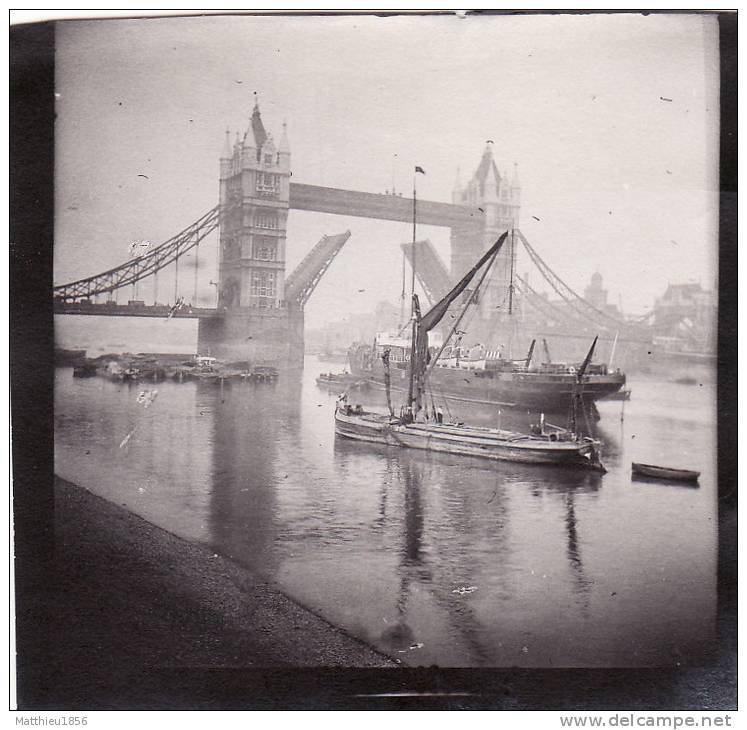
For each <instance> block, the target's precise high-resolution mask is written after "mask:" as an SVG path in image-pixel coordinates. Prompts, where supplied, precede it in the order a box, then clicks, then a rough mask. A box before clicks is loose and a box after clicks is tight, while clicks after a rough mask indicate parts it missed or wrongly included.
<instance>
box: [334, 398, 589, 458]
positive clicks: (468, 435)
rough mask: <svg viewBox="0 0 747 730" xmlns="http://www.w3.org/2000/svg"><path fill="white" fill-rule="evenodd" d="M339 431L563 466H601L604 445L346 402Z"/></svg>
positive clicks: (564, 434)
mask: <svg viewBox="0 0 747 730" xmlns="http://www.w3.org/2000/svg"><path fill="white" fill-rule="evenodd" d="M347 408H350V406H348V407H347ZM335 432H336V433H337V434H339V435H340V436H343V437H345V438H349V439H353V440H357V441H368V442H372V443H380V444H387V445H389V446H402V447H406V448H411V449H423V450H426V451H439V452H443V453H448V454H458V455H461V456H477V457H480V458H484V459H493V460H498V461H515V462H522V463H527V464H556V465H561V466H595V460H596V457H597V455H598V446H599V444H598V442H597V441H595V440H594V439H592V438H589V437H583V438H580V439H578V438H576V436H575V435H574V434H571V433H569V432H566V431H563V432H555V431H553V432H550V433H542V434H522V433H516V432H513V431H503V430H500V429H496V428H484V427H477V426H465V425H462V424H450V423H432V422H431V423H428V422H419V421H414V422H411V423H408V422H407V421H406V420H405V419H399V418H391V417H390V416H387V415H385V414H380V413H371V412H367V411H363V410H355V409H351V410H350V411H347V410H346V408H345V407H344V406H343V407H341V408H338V410H337V412H336V413H335Z"/></svg>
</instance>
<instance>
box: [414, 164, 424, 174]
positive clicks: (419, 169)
mask: <svg viewBox="0 0 747 730" xmlns="http://www.w3.org/2000/svg"><path fill="white" fill-rule="evenodd" d="M415 172H419V173H421V174H423V175H425V170H424V169H423V168H422V167H420V166H418V165H415Z"/></svg>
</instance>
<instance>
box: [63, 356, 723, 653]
mask: <svg viewBox="0 0 747 730" xmlns="http://www.w3.org/2000/svg"><path fill="white" fill-rule="evenodd" d="M316 372H318V370H317V371H316ZM316 372H315V370H314V368H313V365H312V366H311V367H310V368H308V369H307V371H306V373H305V374H303V376H301V375H299V376H298V377H293V376H292V375H291V374H288V375H286V376H285V377H284V378H283V380H281V381H279V382H278V383H277V384H276V385H275V386H271V385H268V384H264V385H252V384H248V383H247V384H235V385H232V386H230V387H228V386H227V387H226V388H225V389H224V391H223V392H221V391H220V389H219V388H217V387H215V386H213V385H203V384H196V383H185V384H183V385H179V384H174V383H159V384H158V386H157V387H158V388H159V396H158V399H157V400H156V402H155V403H154V405H153V406H152V407H151V408H149V409H147V410H144V409H143V408H142V406H139V405H138V404H137V402H136V397H137V392H138V386H135V387H133V388H128V387H127V386H123V385H121V384H115V383H110V382H108V381H104V380H101V379H91V380H78V381H75V380H73V379H72V377H71V375H70V372H69V370H68V371H65V370H60V371H58V374H57V375H58V383H57V389H56V394H55V397H56V411H55V425H56V467H57V469H58V473H61V475H62V476H63V477H66V478H68V479H70V480H72V481H75V482H78V483H80V484H82V485H83V486H86V487H88V488H90V489H92V490H93V491H95V492H97V493H99V494H102V495H103V496H105V497H107V498H108V499H111V500H112V501H116V502H117V503H125V504H126V505H127V507H128V509H132V510H134V511H136V512H138V513H139V514H142V515H143V516H144V517H146V519H149V520H151V521H153V522H155V523H156V524H159V525H162V526H163V527H165V528H166V529H169V530H171V531H173V532H175V533H176V534H179V535H183V536H185V537H187V538H189V539H192V540H196V541H200V542H202V543H205V544H208V545H210V546H211V547H212V548H213V549H214V550H216V552H221V553H222V554H225V555H228V556H231V557H232V558H233V559H234V560H237V561H239V562H243V563H246V564H249V565H251V566H252V567H254V568H255V569H258V570H260V571H262V572H263V573H264V574H265V575H266V576H267V577H268V578H269V579H270V580H273V581H275V582H277V583H278V584H279V585H280V586H281V587H282V588H283V590H285V591H286V592H288V593H289V594H290V595H292V596H294V597H295V598H296V599H297V600H299V601H300V602H301V603H303V604H304V605H307V606H309V607H311V608H313V609H314V610H316V611H318V612H320V613H321V614H322V615H324V616H325V617H326V618H328V619H329V620H330V621H332V622H333V623H336V624H339V625H341V626H344V627H345V628H346V629H347V630H348V631H350V632H352V633H354V634H355V635H357V636H360V637H361V638H363V639H365V640H367V641H369V642H371V643H372V644H375V645H377V646H379V647H381V648H382V649H384V650H385V651H388V652H390V653H391V654H392V655H393V656H395V657H396V658H399V659H400V660H401V661H402V662H403V663H406V664H426V665H428V664H431V663H437V664H441V665H446V666H555V667H557V666H630V665H636V666H651V665H661V664H667V665H668V664H671V663H673V662H674V661H681V662H682V661H687V660H690V661H694V660H696V659H697V658H698V657H699V656H700V653H701V651H702V649H703V647H704V646H706V645H707V644H708V642H709V641H710V639H711V637H712V636H713V632H714V617H715V575H716V558H715V556H716V550H715V546H716V532H715V529H716V528H715V524H716V523H715V515H716V507H715V494H716V492H715V460H712V459H711V457H712V451H710V449H713V448H714V447H715V441H714V427H713V424H714V419H713V415H712V414H711V415H709V414H708V413H706V412H704V410H703V408H704V406H706V405H707V404H708V402H709V401H708V397H709V396H708V394H704V393H700V394H696V395H697V396H698V397H700V398H701V401H700V402H688V403H683V402H682V401H681V398H680V394H679V393H677V392H673V391H670V390H668V389H666V388H661V387H660V386H658V385H652V386H651V387H650V388H649V389H648V390H646V388H645V385H642V386H638V387H637V388H636V389H634V397H636V396H637V395H638V394H640V393H641V392H642V391H643V397H641V398H640V400H637V401H631V402H630V403H629V404H628V405H626V416H625V420H624V422H622V423H621V422H620V420H619V414H620V408H619V404H616V403H610V404H604V405H603V406H602V411H603V412H602V420H601V421H600V422H599V423H598V424H596V425H595V428H596V429H597V430H596V434H597V435H598V436H601V438H602V439H603V440H604V442H605V451H604V458H605V463H606V464H607V467H608V469H609V472H608V473H607V474H605V475H601V474H599V473H598V472H593V471H588V470H584V469H564V468H557V467H543V466H533V465H522V464H512V463H510V462H488V461H486V460H482V459H478V458H465V457H458V456H453V455H448V454H436V453H429V452H420V451H414V450H405V449H397V448H393V447H386V446H378V445H375V444H365V443H356V442H351V441H346V440H344V439H339V438H336V437H335V435H334V424H333V419H332V413H333V409H334V400H335V395H334V394H328V393H325V392H323V391H320V390H319V389H318V388H316V386H315V384H314V381H313V377H314V375H315V374H316ZM362 395H363V394H361V396H362ZM378 395H381V397H382V404H383V394H378ZM378 395H377V396H376V398H377V397H378ZM376 398H374V400H376ZM355 400H356V402H358V401H360V402H363V403H364V405H370V403H366V401H365V399H364V398H363V397H361V398H356V399H355ZM657 403H658V404H659V405H657ZM374 405H375V403H374ZM473 413H474V414H475V417H476V418H482V419H485V420H487V421H488V422H490V419H494V420H493V421H492V422H493V423H495V418H496V417H497V416H498V414H497V413H495V412H491V410H490V409H477V408H475V409H474V410H473ZM500 418H501V420H502V423H501V425H502V426H504V427H506V428H521V427H522V424H523V423H525V422H526V423H529V422H531V421H530V419H532V418H536V414H516V413H507V412H505V411H504V412H502V413H501V414H500ZM133 429H134V435H133V437H132V439H131V441H130V442H129V443H128V444H127V446H126V447H125V448H120V447H119V444H120V442H121V441H122V439H123V437H124V435H125V434H127V433H128V432H129V431H130V430H133ZM632 458H633V459H635V460H637V461H644V462H653V463H657V462H658V463H673V464H677V463H683V465H685V466H692V467H693V468H697V469H698V470H700V471H701V472H702V477H701V488H700V489H695V490H693V489H672V488H671V487H669V486H666V485H665V486H661V485H655V484H644V483H638V482H635V483H632V482H631V480H630V469H629V465H630V461H631V459H632ZM470 588H474V590H465V591H460V589H470Z"/></svg>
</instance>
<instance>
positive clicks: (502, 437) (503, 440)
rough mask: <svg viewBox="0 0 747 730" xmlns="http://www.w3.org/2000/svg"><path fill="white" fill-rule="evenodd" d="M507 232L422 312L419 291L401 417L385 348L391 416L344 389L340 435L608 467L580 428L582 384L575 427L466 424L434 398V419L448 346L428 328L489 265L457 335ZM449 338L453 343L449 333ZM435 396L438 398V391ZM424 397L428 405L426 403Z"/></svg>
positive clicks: (519, 459)
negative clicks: (436, 376)
mask: <svg viewBox="0 0 747 730" xmlns="http://www.w3.org/2000/svg"><path fill="white" fill-rule="evenodd" d="M507 235H508V232H506V233H503V234H502V235H501V236H500V238H499V239H498V240H497V241H496V242H495V243H494V244H493V245H492V246H491V247H490V248H489V249H488V251H487V252H486V253H485V254H484V255H483V256H482V257H481V258H480V260H479V261H478V262H477V263H476V264H475V266H473V267H472V269H471V270H470V271H468V272H467V274H466V275H465V276H464V277H463V278H462V279H461V281H460V282H459V283H458V284H457V285H456V286H455V287H454V288H453V289H452V290H451V291H450V292H449V293H448V294H447V295H446V296H445V297H443V298H442V299H441V300H440V301H439V302H438V303H436V304H435V305H434V306H433V307H432V308H431V309H430V310H429V311H428V312H427V313H426V314H425V315H424V316H422V317H421V315H420V306H419V302H418V297H417V294H415V292H414V291H413V293H412V337H411V340H410V342H411V351H410V357H409V367H408V375H409V379H408V396H407V400H406V401H405V405H404V406H403V407H402V409H401V410H400V416H399V417H395V414H394V409H393V408H392V404H391V393H390V372H389V354H390V353H389V350H385V351H384V353H383V354H382V362H383V366H384V385H385V390H386V398H387V406H388V409H389V415H385V414H380V413H371V412H366V411H364V410H363V409H362V408H361V407H360V406H356V407H355V408H352V407H351V406H350V405H349V404H348V403H347V396H346V395H345V394H343V395H342V396H341V397H340V399H338V402H337V406H336V408H335V433H336V434H337V435H339V436H341V437H344V438H348V439H354V440H358V441H368V442H372V443H380V444H389V445H393V446H394V445H396V446H400V447H405V448H412V449H423V450H426V451H439V452H445V453H449V454H459V455H465V456H477V457H482V458H488V459H495V460H505V461H517V462H524V463H533V464H558V465H584V466H590V467H594V468H597V469H599V470H604V467H603V466H602V465H601V462H600V460H599V445H600V444H599V442H598V441H595V440H594V439H591V438H588V437H580V436H578V435H577V433H576V429H575V425H576V424H575V414H576V412H577V406H578V405H580V403H579V402H578V401H580V388H578V389H577V396H576V397H574V399H573V405H574V407H573V419H572V425H573V428H572V429H569V430H566V429H557V428H553V429H552V431H551V432H546V431H545V427H544V418H541V419H540V425H538V426H536V427H533V429H532V433H531V434H524V433H516V432H511V431H503V430H500V429H491V428H484V427H475V426H468V425H464V424H462V423H458V424H448V423H443V413H442V412H441V411H440V409H436V408H435V404H434V403H433V402H432V409H431V413H430V415H431V418H430V419H429V418H428V408H427V401H426V400H425V398H426V384H427V380H428V376H429V374H430V372H431V370H432V369H433V368H434V367H435V365H436V362H437V361H438V357H439V355H440V354H441V352H442V351H443V346H442V347H441V349H440V350H439V351H438V352H435V348H431V350H430V351H429V340H428V333H429V331H430V330H432V329H433V328H434V327H436V326H437V325H438V324H439V322H440V321H441V320H442V319H443V318H444V316H445V315H446V313H447V311H448V308H449V305H450V304H451V303H452V302H454V301H455V300H456V299H457V298H458V297H459V296H460V295H461V294H462V292H464V290H465V289H466V288H467V286H468V285H469V284H470V283H471V282H472V280H473V278H474V277H475V276H476V274H477V272H478V271H479V270H480V269H483V272H482V274H481V278H480V280H479V281H478V283H477V285H476V286H475V287H474V289H472V291H471V292H470V294H469V296H468V297H467V300H466V302H465V304H464V307H463V309H462V313H461V315H460V316H459V317H458V318H456V322H455V323H454V324H453V325H452V327H451V332H450V333H449V337H451V336H452V334H453V333H454V331H455V330H456V328H457V327H458V326H459V323H460V321H461V319H462V317H463V316H464V313H465V312H466V311H467V307H468V306H469V305H470V304H471V303H472V301H473V300H474V298H475V296H476V294H477V292H478V290H479V289H480V286H481V284H482V283H483V281H484V280H485V277H486V275H487V274H488V272H489V270H490V268H491V266H492V264H493V262H494V261H495V258H496V256H497V255H498V252H499V251H500V249H501V247H502V246H503V243H504V242H505V240H506V237H507ZM413 237H414V233H413ZM413 289H414V282H413ZM446 341H447V342H448V337H447V338H446ZM596 342H597V340H596V338H595V339H594V343H593V344H592V346H591V349H590V350H589V353H588V355H587V356H586V359H585V360H584V362H583V364H582V365H581V367H580V368H579V371H580V372H579V374H578V377H579V380H578V382H579V384H580V382H581V381H580V378H583V375H584V371H585V370H586V368H587V367H588V365H589V362H590V361H591V357H592V355H593V351H594V347H595V345H596ZM431 400H432V401H433V395H432V394H431ZM424 402H425V408H423V405H424Z"/></svg>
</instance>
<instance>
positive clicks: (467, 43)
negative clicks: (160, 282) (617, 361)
mask: <svg viewBox="0 0 747 730" xmlns="http://www.w3.org/2000/svg"><path fill="white" fill-rule="evenodd" d="M57 28H58V34H57V49H56V54H57V55H56V62H57V68H56V73H57V78H56V110H57V120H56V169H55V187H56V199H55V207H56V215H55V229H56V230H55V252H54V265H55V283H58V284H59V283H65V282H67V281H72V280H74V279H77V278H81V277H84V276H89V275H92V274H96V273H99V272H100V271H104V270H106V269H109V268H112V267H114V266H116V265H118V264H120V263H123V262H124V261H125V260H127V258H128V257H129V245H130V243H131V242H132V241H134V240H143V239H146V240H149V241H152V242H153V243H160V242H162V241H164V240H166V239H168V238H169V237H171V236H172V235H174V234H175V233H177V232H178V231H180V230H182V229H183V228H185V227H186V226H187V225H188V224H190V223H191V222H192V221H194V220H195V219H197V218H198V217H199V216H201V215H202V214H203V213H205V212H206V211H208V210H209V209H210V208H212V207H213V206H214V205H216V204H217V201H218V159H219V155H220V152H221V149H222V146H223V140H224V135H225V130H226V128H230V130H231V137H232V139H233V136H234V134H235V132H236V131H237V130H239V131H240V132H241V134H242V135H243V133H244V131H245V130H246V129H247V127H248V124H249V117H250V115H251V110H252V106H253V96H252V95H253V92H255V91H256V92H257V94H258V95H259V100H260V108H261V111H262V117H263V120H264V123H265V127H266V128H267V129H268V131H269V132H271V133H273V135H274V137H275V140H276V141H277V140H279V138H280V135H281V131H282V123H283V121H286V122H287V130H288V137H289V140H290V146H291V169H292V173H293V177H292V179H293V181H295V182H304V183H311V184H316V185H327V186H331V187H341V188H350V189H355V190H363V191H368V192H384V191H385V190H391V188H392V185H393V184H394V185H395V187H396V189H397V190H403V191H405V195H408V194H409V193H408V192H407V191H409V190H410V189H411V186H412V176H411V171H412V169H413V167H414V165H416V164H417V165H420V166H421V167H423V168H424V169H425V170H426V175H425V176H419V179H418V197H419V198H424V199H429V200H437V201H447V202H449V201H450V200H451V191H452V188H453V186H454V181H455V178H456V173H457V168H460V170H461V178H462V181H463V182H464V181H465V180H466V179H467V178H468V177H470V176H471V175H472V173H473V172H474V170H475V168H476V167H477V165H478V163H479V160H480V156H481V154H482V152H483V149H484V148H485V144H486V140H488V139H491V140H494V142H495V144H494V146H493V147H494V155H495V159H496V163H497V165H498V167H499V169H500V170H501V171H503V170H507V171H509V172H510V171H511V169H512V168H513V164H514V163H516V164H517V165H518V171H519V176H520V179H521V184H522V212H521V222H520V227H521V229H522V231H523V233H524V235H525V236H526V237H527V238H528V240H529V241H530V242H531V243H532V245H533V247H534V248H535V250H537V251H538V252H539V253H540V255H541V256H542V257H543V258H544V259H545V261H546V262H547V263H548V264H549V265H550V267H551V268H552V269H553V270H554V271H555V272H556V273H557V274H558V275H559V276H560V277H561V278H562V279H563V280H564V281H565V282H566V283H567V284H569V285H570V286H571V287H572V288H573V289H575V290H576V291H577V292H579V293H582V292H583V289H584V288H585V287H586V286H587V285H588V282H589V278H590V276H591V274H592V273H594V272H595V271H599V273H601V274H602V276H603V279H604V286H605V288H607V289H608V290H609V292H610V300H611V302H612V303H615V304H618V303H621V304H622V307H623V310H624V311H625V312H627V313H631V314H632V313H641V312H644V311H645V310H647V309H648V308H650V307H651V306H652V305H653V302H654V300H655V298H656V297H658V296H661V295H662V294H663V292H664V290H665V289H666V287H667V285H668V284H669V283H679V282H685V281H699V282H700V283H701V284H702V285H703V287H704V288H706V289H713V288H714V287H715V280H716V277H717V251H718V248H717V233H718V222H717V212H718V125H719V121H718V120H719V107H718V105H719V100H718V27H717V21H716V19H715V18H713V17H703V16H696V15H649V16H641V15H588V16H584V15H554V16H536V15H535V16H518V17H507V16H506V17H503V16H493V17H474V16H469V15H468V16H467V17H466V18H458V17H456V16H441V17H433V16H432V17H423V16H421V17H396V18H375V17H370V16H350V17H326V18H315V17H293V18H292V17H286V18H283V17H271V18H259V17H239V16H227V17H207V18H205V17H203V18H197V17H193V18H173V17H172V18H165V19H160V18H149V19H140V20H95V21H70V22H64V23H60V24H58V26H57ZM144 176H145V177H144ZM345 230H350V231H351V237H350V239H349V241H348V242H347V243H346V245H345V247H344V248H343V250H342V251H341V253H340V254H339V255H338V257H337V259H335V261H334V262H333V264H332V265H331V267H330V269H329V270H328V271H327V273H326V274H325V276H324V277H323V279H322V280H321V282H320V284H319V285H318V287H317V289H316V291H315V292H314V294H313V295H312V298H311V300H310V301H309V303H308V304H307V307H306V313H307V314H306V321H307V326H312V327H314V326H320V325H321V324H323V323H324V322H325V321H334V320H339V319H341V318H342V317H343V316H344V314H345V312H356V313H360V312H366V311H369V312H370V311H373V309H374V307H375V306H376V304H377V303H378V302H379V301H380V300H383V299H388V300H390V301H398V300H399V294H400V290H401V276H402V275H401V253H400V251H399V244H400V243H402V242H404V241H407V240H409V239H410V236H411V226H410V224H404V223H391V222H383V221H374V220H368V219H358V218H352V217H351V218H349V217H344V216H335V215H326V214H316V213H309V212H301V211H291V213H290V215H289V223H288V234H287V237H288V245H287V273H288V274H289V273H290V272H291V271H292V270H293V268H294V267H295V265H296V264H297V263H298V262H299V261H300V260H301V259H302V258H303V256H304V255H305V253H306V252H307V251H308V250H309V249H310V248H311V247H312V246H313V245H314V244H315V243H316V242H317V241H318V240H319V239H320V238H321V237H322V236H323V235H325V234H328V235H331V234H336V233H340V232H343V231H345ZM418 238H430V240H431V241H432V242H433V243H434V245H435V246H436V249H437V250H438V251H439V253H440V254H441V255H442V257H443V258H444V260H446V261H448V260H449V254H448V252H449V235H448V230H447V229H440V228H431V227H426V226H422V227H420V228H419V229H418ZM186 268H188V266H187V267H186ZM182 271H184V269H182ZM518 271H519V273H524V272H528V273H529V278H530V282H531V283H532V285H533V286H534V287H535V288H538V289H540V290H545V291H549V287H548V286H546V285H545V284H544V283H543V282H542V281H541V279H540V274H539V272H537V271H533V270H531V264H530V263H529V260H528V256H526V255H523V256H522V255H521V254H520V257H519V264H518ZM211 279H212V280H216V279H217V236H216V235H215V234H214V235H213V236H212V237H211V238H210V239H209V240H208V241H207V242H205V243H204V245H201V247H200V263H199V278H198V286H199V292H200V295H199V296H200V299H201V303H202V304H204V305H207V304H211V303H214V297H215V293H214V292H215V289H214V288H213V287H211V286H210V285H209V281H210V280H211ZM192 288H193V284H192V283H185V289H186V291H187V292H191V291H192ZM143 289H144V290H146V287H145V286H143ZM361 289H363V290H364V291H360V290H361ZM129 296H130V294H129V293H128V294H124V295H123V296H122V297H120V301H124V300H125V298H128V297H129ZM141 296H142V293H141ZM146 298H147V297H146Z"/></svg>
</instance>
